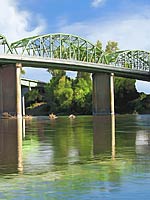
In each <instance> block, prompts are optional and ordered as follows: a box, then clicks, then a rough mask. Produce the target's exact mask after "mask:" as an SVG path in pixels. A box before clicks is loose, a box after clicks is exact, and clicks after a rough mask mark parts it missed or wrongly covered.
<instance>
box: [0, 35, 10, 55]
mask: <svg viewBox="0 0 150 200" xmlns="http://www.w3.org/2000/svg"><path fill="white" fill-rule="evenodd" d="M8 51H9V52H10V53H12V50H11V48H10V46H9V44H8V42H7V40H6V37H5V36H3V35H1V34H0V52H1V53H6V52H8Z"/></svg>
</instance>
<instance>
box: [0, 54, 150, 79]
mask: <svg viewBox="0 0 150 200" xmlns="http://www.w3.org/2000/svg"><path fill="white" fill-rule="evenodd" d="M9 63H10V64H13V63H14V64H16V63H22V65H23V66H24V67H36V68H49V67H51V68H55V69H56V68H57V69H64V70H70V71H86V72H90V73H96V72H97V73H98V72H104V73H114V74H115V75H116V76H121V77H129V78H135V79H139V80H144V81H150V71H142V70H135V69H130V68H124V67H117V66H114V65H106V64H100V63H90V62H83V61H82V62H81V61H75V60H64V59H49V58H42V57H31V56H19V55H14V54H10V55H9V54H7V55H6V54H1V55H0V64H9Z"/></svg>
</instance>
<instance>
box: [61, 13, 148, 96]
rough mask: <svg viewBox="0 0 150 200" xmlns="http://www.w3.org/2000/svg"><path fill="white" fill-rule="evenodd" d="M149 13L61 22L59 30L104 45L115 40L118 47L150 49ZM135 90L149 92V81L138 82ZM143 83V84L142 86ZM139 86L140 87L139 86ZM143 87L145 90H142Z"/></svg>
mask: <svg viewBox="0 0 150 200" xmlns="http://www.w3.org/2000/svg"><path fill="white" fill-rule="evenodd" d="M149 24H150V13H149V12H147V10H144V11H143V13H139V14H138V15H137V14H136V15H134V14H133V15H132V16H131V15H129V16H128V15H126V16H124V17H119V16H118V18H117V19H113V18H111V19H108V20H107V21H106V20H105V21H103V20H101V19H96V20H92V21H88V22H86V21H83V22H78V23H73V24H63V26H62V27H60V32H66V33H74V34H77V35H80V36H82V37H84V38H86V39H88V40H89V41H92V42H93V43H95V42H96V41H97V40H101V41H102V43H103V44H104V46H105V45H106V43H107V41H109V40H111V41H117V42H118V44H119V48H120V49H140V50H147V51H149V50H150V37H149V33H150V26H149ZM139 83H140V84H138V81H137V84H136V87H137V90H138V91H141V88H142V90H143V92H146V93H150V83H147V82H139ZM144 84H145V86H144ZM140 86H141V87H140ZM144 88H145V90H144Z"/></svg>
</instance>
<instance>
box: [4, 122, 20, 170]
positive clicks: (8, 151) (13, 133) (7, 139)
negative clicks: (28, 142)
mask: <svg viewBox="0 0 150 200" xmlns="http://www.w3.org/2000/svg"><path fill="white" fill-rule="evenodd" d="M22 170H23V164H22V120H21V119H17V120H16V119H4V120H0V173H15V172H22Z"/></svg>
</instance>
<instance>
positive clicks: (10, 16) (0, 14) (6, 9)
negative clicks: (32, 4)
mask: <svg viewBox="0 0 150 200" xmlns="http://www.w3.org/2000/svg"><path fill="white" fill-rule="evenodd" d="M1 1H2V2H1V6H0V27H1V30H0V33H1V34H3V35H5V36H6V37H7V38H8V40H9V41H15V40H18V39H21V38H24V37H29V36H33V35H37V34H40V33H41V32H42V31H43V30H44V28H45V21H44V20H43V19H42V18H41V17H39V16H36V15H35V14H34V21H36V22H37V26H36V27H34V28H32V25H31V20H32V19H33V14H32V13H31V12H29V11H26V10H21V9H20V8H18V3H19V0H1Z"/></svg>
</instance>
